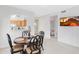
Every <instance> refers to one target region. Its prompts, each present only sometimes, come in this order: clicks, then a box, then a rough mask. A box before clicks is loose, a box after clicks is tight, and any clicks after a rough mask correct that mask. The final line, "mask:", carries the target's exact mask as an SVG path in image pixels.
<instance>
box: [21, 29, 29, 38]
mask: <svg viewBox="0 0 79 59" xmlns="http://www.w3.org/2000/svg"><path fill="white" fill-rule="evenodd" d="M22 37H28V39H30V32H29V31H23V32H22Z"/></svg>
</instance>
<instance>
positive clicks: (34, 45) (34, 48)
mask: <svg viewBox="0 0 79 59" xmlns="http://www.w3.org/2000/svg"><path fill="white" fill-rule="evenodd" d="M26 52H27V54H41V47H40V45H39V40H37V38H36V37H32V38H31V40H30V42H29V46H28V47H27V48H26Z"/></svg>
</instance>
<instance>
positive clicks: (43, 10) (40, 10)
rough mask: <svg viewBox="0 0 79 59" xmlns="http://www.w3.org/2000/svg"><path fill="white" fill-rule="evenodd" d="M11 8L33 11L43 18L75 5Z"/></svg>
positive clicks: (17, 6)
mask: <svg viewBox="0 0 79 59" xmlns="http://www.w3.org/2000/svg"><path fill="white" fill-rule="evenodd" d="M75 6H76V5H75ZM11 7H16V8H19V9H23V10H28V11H31V12H33V13H35V15H36V16H43V15H47V14H52V13H55V12H60V11H63V10H67V9H70V8H72V7H74V5H11Z"/></svg>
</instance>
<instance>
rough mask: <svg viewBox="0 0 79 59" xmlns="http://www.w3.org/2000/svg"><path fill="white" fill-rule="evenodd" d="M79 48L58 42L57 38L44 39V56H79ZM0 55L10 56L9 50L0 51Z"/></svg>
mask: <svg viewBox="0 0 79 59" xmlns="http://www.w3.org/2000/svg"><path fill="white" fill-rule="evenodd" d="M78 53H79V48H78V47H74V46H70V45H67V44H64V43H61V42H58V41H57V40H56V38H51V39H44V51H42V54H78ZM0 54H10V51H9V48H8V47H7V48H4V49H0Z"/></svg>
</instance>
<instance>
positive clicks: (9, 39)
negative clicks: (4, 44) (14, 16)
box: [7, 34, 13, 49]
mask: <svg viewBox="0 0 79 59" xmlns="http://www.w3.org/2000/svg"><path fill="white" fill-rule="evenodd" d="M7 37H8V43H9V45H10V48H11V49H12V47H13V46H12V41H11V37H10V35H9V34H7Z"/></svg>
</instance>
